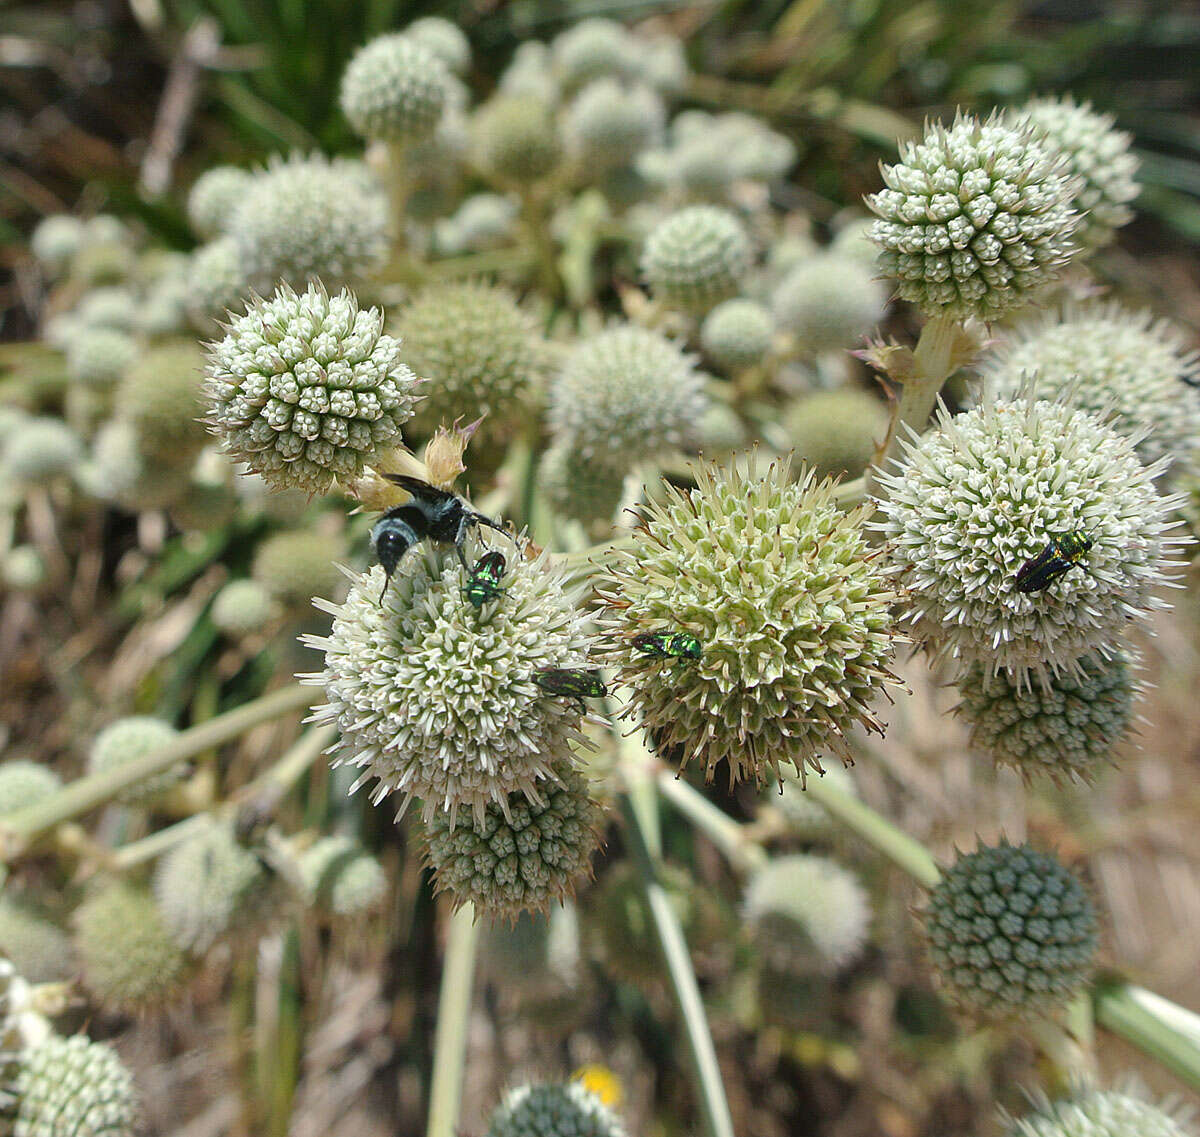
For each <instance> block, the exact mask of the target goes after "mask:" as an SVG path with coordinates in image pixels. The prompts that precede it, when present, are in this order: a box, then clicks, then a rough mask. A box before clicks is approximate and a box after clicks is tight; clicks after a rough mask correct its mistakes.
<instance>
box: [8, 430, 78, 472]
mask: <svg viewBox="0 0 1200 1137" xmlns="http://www.w3.org/2000/svg"><path fill="white" fill-rule="evenodd" d="M82 457H83V443H82V442H81V441H80V439H79V435H77V434H76V433H75V432H74V431H73V430H72V429H71V428H70V427H69V426H67V424H66V423H65V422H63V421H62V419H57V418H50V417H49V416H44V417H43V416H38V417H36V418H29V419H27V420H26V422H25V425H24V426H23V427H22V428H21V429H20V430H18V431H14V432H13V433H12V434H10V435H9V436H8V438H7V439H5V441H4V446H3V447H2V448H0V469H3V470H4V471H5V472H6V473H7V474H9V475H10V476H11V477H12V478H13V479H14V480H16V481H18V482H24V483H27V484H29V485H36V484H39V483H41V482H49V481H53V480H54V479H55V478H58V477H62V476H63V475H64V474H69V473H70V472H71V471H72V469H73V468H74V467H75V465H76V463H78V462H79V460H80V459H81V458H82Z"/></svg>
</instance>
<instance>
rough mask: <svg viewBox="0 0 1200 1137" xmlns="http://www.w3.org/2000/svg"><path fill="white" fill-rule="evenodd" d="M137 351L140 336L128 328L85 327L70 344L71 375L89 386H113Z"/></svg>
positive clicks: (75, 380)
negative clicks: (136, 335)
mask: <svg viewBox="0 0 1200 1137" xmlns="http://www.w3.org/2000/svg"><path fill="white" fill-rule="evenodd" d="M137 354H138V345H137V340H135V339H134V338H133V336H131V335H129V333H128V332H124V331H121V330H120V329H119V328H105V327H96V328H88V327H84V328H83V329H81V330H80V332H79V334H78V335H77V336H75V337H74V338H73V339H72V340H71V342H70V343H69V344H68V345H67V375H68V377H69V378H70V379H71V380H73V381H74V382H76V383H82V384H84V385H86V386H88V387H110V386H112V385H113V384H114V383H115V382H116V381H117V380H118V379H119V378H120V377H121V376H122V375H123V374H124V372H125V370H126V368H128V367H129V366H130V365H131V364H132V363H133V361H134V360H135V359H136V358H137Z"/></svg>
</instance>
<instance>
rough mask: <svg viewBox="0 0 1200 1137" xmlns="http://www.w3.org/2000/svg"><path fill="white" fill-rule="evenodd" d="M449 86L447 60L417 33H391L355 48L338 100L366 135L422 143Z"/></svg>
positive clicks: (387, 140)
mask: <svg viewBox="0 0 1200 1137" xmlns="http://www.w3.org/2000/svg"><path fill="white" fill-rule="evenodd" d="M449 86H450V73H449V71H448V70H447V68H446V64H445V63H444V62H443V61H442V59H441V58H439V56H438V55H437V54H435V53H434V52H433V51H431V50H430V48H429V47H428V46H427V45H426V44H425V43H423V42H421V37H420V36H419V35H418V36H412V35H408V34H407V33H404V32H392V33H391V34H389V35H382V36H378V37H376V38H375V39H373V40H371V41H370V43H368V44H365V45H364V46H363V47H360V48H359V49H358V51H357V52H355V54H354V56H353V57H352V58H351V60H350V62H349V63H348V64H347V65H346V71H345V73H344V74H343V75H342V90H341V96H340V102H341V107H342V112H343V113H344V114H345V116H346V118H347V119H348V120H349V121H350V125H351V126H352V127H353V128H354V129H355V130H356V131H357V132H358V133H359V134H361V135H362V136H363V137H364V138H367V139H370V140H371V141H376V140H378V141H382V142H393V143H397V142H398V143H413V142H420V141H421V140H422V139H424V138H428V137H429V136H430V135H431V134H432V133H433V132H434V130H435V128H436V127H437V124H438V120H439V119H440V118H441V117H442V111H443V109H444V108H445V106H446V99H447V96H448V94H449Z"/></svg>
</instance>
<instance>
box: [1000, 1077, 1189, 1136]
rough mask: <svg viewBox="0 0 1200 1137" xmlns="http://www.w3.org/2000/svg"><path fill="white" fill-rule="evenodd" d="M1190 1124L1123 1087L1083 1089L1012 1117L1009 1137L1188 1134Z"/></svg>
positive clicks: (1007, 1132) (1040, 1103)
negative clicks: (1018, 1117)
mask: <svg viewBox="0 0 1200 1137" xmlns="http://www.w3.org/2000/svg"><path fill="white" fill-rule="evenodd" d="M1190 1133H1191V1128H1190V1126H1185V1125H1184V1124H1182V1123H1181V1121H1180V1119H1179V1118H1177V1117H1175V1116H1172V1114H1171V1113H1170V1112H1168V1109H1167V1108H1162V1107H1160V1106H1156V1105H1151V1104H1150V1103H1149V1102H1145V1101H1142V1100H1140V1099H1139V1098H1136V1097H1134V1096H1133V1095H1132V1094H1130V1093H1127V1092H1123V1091H1120V1090H1097V1089H1085V1088H1080V1089H1078V1090H1077V1091H1076V1092H1075V1093H1073V1094H1072V1095H1071V1096H1070V1097H1069V1098H1065V1099H1062V1100H1059V1101H1053V1102H1052V1101H1049V1100H1048V1099H1044V1098H1043V1099H1041V1100H1040V1101H1037V1102H1036V1108H1035V1109H1034V1111H1033V1112H1032V1113H1031V1114H1029V1115H1028V1116H1026V1117H1022V1118H1021V1119H1020V1120H1015V1119H1014V1120H1011V1123H1010V1125H1009V1127H1008V1129H1006V1130H1005V1137H1188V1135H1189V1134H1190Z"/></svg>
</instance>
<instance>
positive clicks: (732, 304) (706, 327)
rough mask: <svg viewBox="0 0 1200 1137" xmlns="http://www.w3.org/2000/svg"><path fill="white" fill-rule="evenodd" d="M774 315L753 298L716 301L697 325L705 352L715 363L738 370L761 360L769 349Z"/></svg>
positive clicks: (730, 369)
mask: <svg viewBox="0 0 1200 1137" xmlns="http://www.w3.org/2000/svg"><path fill="white" fill-rule="evenodd" d="M774 334H775V319H774V317H773V316H772V315H771V313H770V312H769V311H768V310H767V309H766V308H764V307H763V306H762V305H761V304H759V303H757V302H756V301H754V300H743V299H740V298H739V299H735V300H726V301H725V302H724V303H723V304H718V305H717V306H716V307H715V308H714V309H713V310H712V311H711V312H709V314H708V315H707V316H705V317H704V323H703V324H702V325H701V327H700V344H701V346H702V347H703V348H704V353H705V355H707V356H708V357H709V359H711V360H712V361H713V362H714V363H716V364H717V366H718V367H723V368H725V369H726V370H727V371H740V370H741V369H742V368H743V367H751V366H753V365H754V364H756V363H761V362H762V360H763V357H764V356H765V355H766V354H767V352H768V351H770V350H771V337H772V336H773V335H774Z"/></svg>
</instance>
